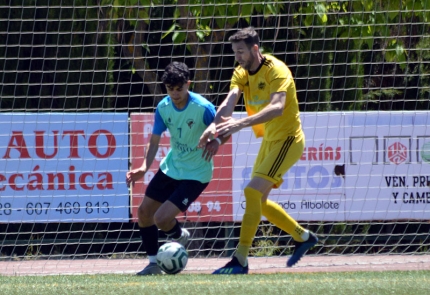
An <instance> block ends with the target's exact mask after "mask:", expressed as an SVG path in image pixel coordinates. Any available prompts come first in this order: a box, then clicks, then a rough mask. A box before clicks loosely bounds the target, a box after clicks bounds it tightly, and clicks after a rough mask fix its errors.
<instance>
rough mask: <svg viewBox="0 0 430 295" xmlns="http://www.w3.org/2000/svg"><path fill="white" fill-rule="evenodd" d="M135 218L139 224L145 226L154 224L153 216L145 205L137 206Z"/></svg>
mask: <svg viewBox="0 0 430 295" xmlns="http://www.w3.org/2000/svg"><path fill="white" fill-rule="evenodd" d="M137 218H138V221H139V226H142V227H145V226H150V225H153V224H154V216H153V214H151V211H150V210H148V208H146V207H145V206H139V208H138V209H137Z"/></svg>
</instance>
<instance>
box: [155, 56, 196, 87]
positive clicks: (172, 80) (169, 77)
mask: <svg viewBox="0 0 430 295" xmlns="http://www.w3.org/2000/svg"><path fill="white" fill-rule="evenodd" d="M161 80H162V81H163V83H164V85H170V86H182V85H184V84H185V83H187V82H188V81H189V80H190V70H189V69H188V66H187V65H186V64H184V63H183V62H177V61H174V62H172V63H170V64H169V65H168V66H167V67H166V69H165V70H164V74H163V76H162V77H161Z"/></svg>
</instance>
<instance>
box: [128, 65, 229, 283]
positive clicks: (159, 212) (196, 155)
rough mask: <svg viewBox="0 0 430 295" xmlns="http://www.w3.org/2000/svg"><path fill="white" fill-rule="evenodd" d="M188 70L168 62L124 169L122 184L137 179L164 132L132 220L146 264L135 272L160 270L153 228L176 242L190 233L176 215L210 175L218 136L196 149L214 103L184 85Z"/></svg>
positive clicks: (185, 67)
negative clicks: (141, 153) (137, 162)
mask: <svg viewBox="0 0 430 295" xmlns="http://www.w3.org/2000/svg"><path fill="white" fill-rule="evenodd" d="M189 78H190V72H189V69H188V67H187V65H185V64H184V63H180V62H173V63H171V64H169V65H168V66H167V67H166V69H165V72H164V74H163V77H162V81H163V83H164V85H165V86H166V89H167V94H168V95H167V96H166V97H165V98H164V99H163V100H162V101H160V103H159V104H158V105H157V109H156V111H155V122H154V127H153V130H152V135H151V138H150V141H149V145H148V148H147V151H146V155H145V159H144V160H143V163H142V166H141V167H139V168H137V169H133V170H131V171H129V172H127V174H126V181H127V184H128V185H130V184H133V183H134V182H135V181H137V180H139V179H141V178H142V177H143V176H144V175H145V173H146V172H147V171H148V170H149V168H150V166H151V164H152V162H153V160H154V158H155V155H156V154H157V150H158V147H159V143H160V139H161V134H162V133H163V132H164V131H166V130H168V131H169V133H170V147H171V149H170V151H169V153H168V154H167V155H166V157H165V158H164V159H163V160H162V161H161V163H160V169H159V170H158V172H157V173H156V174H155V176H154V177H153V178H152V180H151V181H150V183H149V185H148V187H147V189H146V192H145V197H144V198H143V201H142V203H141V204H140V206H139V209H138V224H139V229H140V234H141V237H142V242H143V245H144V247H145V250H146V253H147V255H148V259H149V265H148V266H146V267H145V268H144V269H143V270H142V271H140V272H138V273H137V275H154V274H162V271H161V269H160V268H159V266H158V265H157V263H156V257H157V251H158V229H160V230H161V231H163V232H164V233H165V234H166V235H167V237H168V238H171V239H172V240H173V241H176V242H178V243H180V244H182V245H184V246H185V245H186V243H187V242H188V239H189V236H190V233H189V232H188V231H187V230H186V229H184V228H182V227H181V226H180V224H179V222H178V220H177V219H176V216H177V215H178V214H180V213H181V212H185V211H186V210H187V209H188V207H189V206H190V204H191V203H193V202H194V201H195V200H196V199H197V198H198V197H199V195H200V194H201V193H202V192H203V190H204V189H205V188H206V187H207V185H208V184H209V181H210V180H211V178H212V172H213V161H212V156H213V155H215V154H216V153H217V151H218V148H219V145H220V144H221V140H216V139H213V140H210V141H208V143H207V144H206V146H205V147H204V148H203V149H200V148H197V145H198V143H199V139H200V136H201V134H202V133H203V131H204V130H205V129H206V128H207V127H208V126H209V125H210V124H211V123H212V122H213V120H214V117H215V107H214V105H213V104H212V103H210V102H209V101H208V100H206V99H205V98H204V97H203V96H201V95H199V94H197V93H194V92H191V91H189V90H188V88H189V86H190V83H191V81H190V79H189Z"/></svg>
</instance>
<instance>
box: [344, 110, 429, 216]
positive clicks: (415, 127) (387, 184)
mask: <svg viewBox="0 0 430 295" xmlns="http://www.w3.org/2000/svg"><path fill="white" fill-rule="evenodd" d="M344 116H345V133H346V134H347V137H346V138H345V140H346V147H347V149H348V156H347V157H346V159H347V170H346V183H345V187H346V192H347V204H346V217H345V218H346V220H392V219H396V220H397V219H430V162H429V161H430V113H429V112H368V113H345V115H344Z"/></svg>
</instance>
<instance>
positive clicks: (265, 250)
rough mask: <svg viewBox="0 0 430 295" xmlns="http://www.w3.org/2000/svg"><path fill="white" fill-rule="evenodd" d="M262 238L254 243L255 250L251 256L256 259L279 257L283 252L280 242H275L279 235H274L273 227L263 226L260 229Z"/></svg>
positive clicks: (251, 251) (251, 252)
mask: <svg viewBox="0 0 430 295" xmlns="http://www.w3.org/2000/svg"><path fill="white" fill-rule="evenodd" d="M259 232H260V233H259V234H258V236H259V237H260V238H257V239H256V240H255V241H254V245H253V248H251V250H250V255H251V256H256V257H270V256H274V255H277V254H279V253H280V252H281V249H280V247H279V245H278V242H277V241H276V242H274V241H273V240H274V239H275V238H277V235H275V234H273V226H271V225H262V226H260V227H259Z"/></svg>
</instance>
